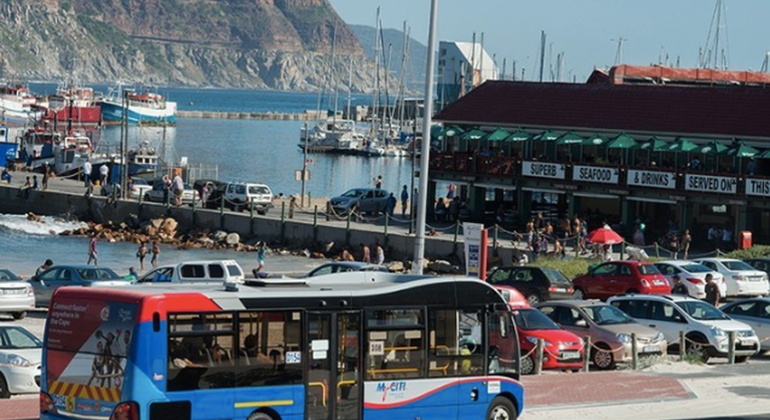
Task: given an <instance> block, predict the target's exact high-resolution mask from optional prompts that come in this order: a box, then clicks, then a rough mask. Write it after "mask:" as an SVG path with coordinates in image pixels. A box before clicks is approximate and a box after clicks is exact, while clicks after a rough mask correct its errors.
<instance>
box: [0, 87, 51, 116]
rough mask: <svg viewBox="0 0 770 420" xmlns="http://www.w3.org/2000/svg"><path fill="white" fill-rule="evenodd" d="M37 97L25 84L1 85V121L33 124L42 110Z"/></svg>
mask: <svg viewBox="0 0 770 420" xmlns="http://www.w3.org/2000/svg"><path fill="white" fill-rule="evenodd" d="M36 105H37V98H36V97H35V95H33V94H32V93H31V92H30V91H29V88H27V87H26V86H24V85H8V84H3V85H0V121H2V122H3V123H4V124H5V125H8V126H24V125H31V124H32V123H34V122H35V121H37V120H38V119H39V118H40V116H41V115H42V112H41V111H40V110H38V109H37V108H36Z"/></svg>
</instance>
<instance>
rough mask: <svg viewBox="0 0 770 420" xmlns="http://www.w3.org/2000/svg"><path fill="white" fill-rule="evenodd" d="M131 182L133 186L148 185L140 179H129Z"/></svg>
mask: <svg viewBox="0 0 770 420" xmlns="http://www.w3.org/2000/svg"><path fill="white" fill-rule="evenodd" d="M131 182H132V183H133V184H134V185H150V184H148V183H147V181H145V180H143V179H142V178H131Z"/></svg>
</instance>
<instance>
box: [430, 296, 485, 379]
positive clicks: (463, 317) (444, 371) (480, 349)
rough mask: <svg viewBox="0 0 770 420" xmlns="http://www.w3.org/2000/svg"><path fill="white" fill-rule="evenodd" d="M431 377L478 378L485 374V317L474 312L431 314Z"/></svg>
mask: <svg viewBox="0 0 770 420" xmlns="http://www.w3.org/2000/svg"><path fill="white" fill-rule="evenodd" d="M430 316H431V320H430V322H431V327H430V359H429V370H428V375H429V376H431V377H444V376H475V375H481V374H483V373H484V342H483V337H482V330H483V328H482V326H483V319H484V314H483V312H482V311H473V310H470V311H469V310H459V311H458V310H437V311H431V314H430Z"/></svg>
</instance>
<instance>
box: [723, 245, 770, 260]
mask: <svg viewBox="0 0 770 420" xmlns="http://www.w3.org/2000/svg"><path fill="white" fill-rule="evenodd" d="M768 255H770V246H768V245H755V246H753V247H751V248H749V249H738V250H735V251H733V252H730V253H728V254H726V255H725V258H735V259H736V260H748V259H750V258H762V257H767V256H768Z"/></svg>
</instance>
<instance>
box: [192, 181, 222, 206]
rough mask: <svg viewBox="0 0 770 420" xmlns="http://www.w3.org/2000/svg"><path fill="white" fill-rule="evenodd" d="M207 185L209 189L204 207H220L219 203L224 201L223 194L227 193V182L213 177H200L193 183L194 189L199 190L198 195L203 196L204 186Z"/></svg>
mask: <svg viewBox="0 0 770 420" xmlns="http://www.w3.org/2000/svg"><path fill="white" fill-rule="evenodd" d="M204 185H205V186H206V189H208V194H209V195H208V197H207V198H206V203H205V204H204V205H203V208H207V209H218V208H219V205H220V204H221V203H222V196H223V195H225V189H226V188H227V183H224V182H219V181H216V180H213V179H199V180H197V181H195V182H194V183H193V189H194V190H195V191H198V195H200V196H201V197H203V186H204Z"/></svg>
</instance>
